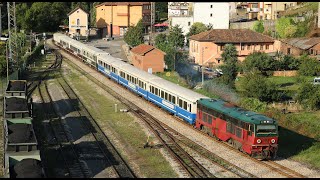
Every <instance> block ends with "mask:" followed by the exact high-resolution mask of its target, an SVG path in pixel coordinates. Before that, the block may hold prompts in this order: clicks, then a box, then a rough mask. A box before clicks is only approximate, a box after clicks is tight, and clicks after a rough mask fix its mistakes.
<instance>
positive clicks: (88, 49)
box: [81, 43, 109, 54]
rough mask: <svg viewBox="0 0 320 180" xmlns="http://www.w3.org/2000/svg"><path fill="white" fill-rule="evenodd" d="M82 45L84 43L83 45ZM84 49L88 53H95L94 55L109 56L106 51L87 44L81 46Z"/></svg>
mask: <svg viewBox="0 0 320 180" xmlns="http://www.w3.org/2000/svg"><path fill="white" fill-rule="evenodd" d="M81 44H82V43H81ZM81 47H82V48H83V49H85V50H86V51H89V52H91V53H94V54H109V53H108V52H106V51H103V50H101V49H99V48H96V47H94V46H89V45H87V44H82V46H81Z"/></svg>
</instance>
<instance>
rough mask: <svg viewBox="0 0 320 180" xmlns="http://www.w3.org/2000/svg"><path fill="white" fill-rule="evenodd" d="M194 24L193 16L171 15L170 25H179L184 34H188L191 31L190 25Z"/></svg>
mask: <svg viewBox="0 0 320 180" xmlns="http://www.w3.org/2000/svg"><path fill="white" fill-rule="evenodd" d="M192 24H193V17H192V16H177V17H171V21H170V26H172V27H173V26H175V25H179V27H180V28H182V32H183V35H186V34H187V33H188V32H189V29H190V27H191V26H192Z"/></svg>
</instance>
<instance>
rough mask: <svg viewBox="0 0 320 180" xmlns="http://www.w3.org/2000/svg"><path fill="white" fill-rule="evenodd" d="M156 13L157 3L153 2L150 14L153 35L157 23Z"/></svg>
mask: <svg viewBox="0 0 320 180" xmlns="http://www.w3.org/2000/svg"><path fill="white" fill-rule="evenodd" d="M155 12H156V6H155V2H151V14H150V20H151V22H150V30H151V33H153V32H154V28H153V25H154V23H155Z"/></svg>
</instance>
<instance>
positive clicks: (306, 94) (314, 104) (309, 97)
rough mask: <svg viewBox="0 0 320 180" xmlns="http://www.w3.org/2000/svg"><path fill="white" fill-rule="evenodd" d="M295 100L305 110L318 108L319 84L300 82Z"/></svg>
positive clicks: (319, 104)
mask: <svg viewBox="0 0 320 180" xmlns="http://www.w3.org/2000/svg"><path fill="white" fill-rule="evenodd" d="M296 100H297V101H298V102H299V103H300V104H301V105H302V106H303V107H304V108H305V109H307V110H318V109H320V86H318V85H314V84H311V83H308V82H304V83H302V84H301V85H300V86H299V89H298V90H297V95H296Z"/></svg>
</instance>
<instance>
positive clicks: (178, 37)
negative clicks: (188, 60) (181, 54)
mask: <svg viewBox="0 0 320 180" xmlns="http://www.w3.org/2000/svg"><path fill="white" fill-rule="evenodd" d="M168 42H169V43H170V44H171V45H172V46H173V47H180V48H182V47H183V46H184V35H183V33H182V28H180V26H179V25H175V26H173V27H172V28H171V29H170V31H169V35H168Z"/></svg>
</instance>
